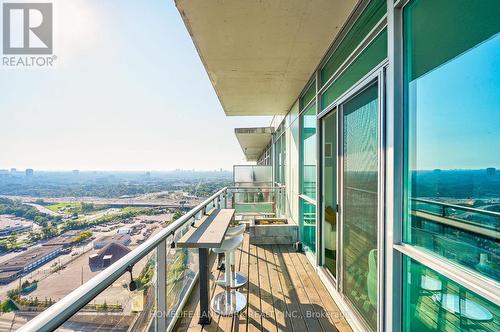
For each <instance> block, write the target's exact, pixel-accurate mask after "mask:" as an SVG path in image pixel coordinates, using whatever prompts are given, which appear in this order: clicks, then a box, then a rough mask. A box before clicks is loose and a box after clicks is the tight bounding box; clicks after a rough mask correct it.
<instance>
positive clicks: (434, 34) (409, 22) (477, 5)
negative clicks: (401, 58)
mask: <svg viewBox="0 0 500 332" xmlns="http://www.w3.org/2000/svg"><path fill="white" fill-rule="evenodd" d="M499 17H500V1H498V0H481V1H470V0H454V1H451V2H450V1H449V0H435V1H430V0H418V1H413V2H411V3H410V4H409V5H407V6H405V9H404V30H405V41H406V43H405V47H406V50H407V51H408V53H415V54H416V55H418V56H415V57H411V58H409V59H408V61H409V64H410V65H409V66H408V67H407V69H408V71H407V73H408V75H409V76H408V77H409V79H410V80H414V79H415V78H418V77H419V76H422V75H424V74H425V73H427V72H429V71H431V70H432V69H434V68H437V67H439V66H441V65H442V64H444V63H446V62H447V61H450V60H452V59H453V58H455V57H456V56H458V55H459V54H461V53H463V52H466V51H467V50H469V49H471V48H473V47H475V46H476V45H478V44H479V43H482V42H484V41H485V40H487V39H489V38H491V37H492V36H493V35H496V34H497V33H498V32H499V31H500V19H499Z"/></svg>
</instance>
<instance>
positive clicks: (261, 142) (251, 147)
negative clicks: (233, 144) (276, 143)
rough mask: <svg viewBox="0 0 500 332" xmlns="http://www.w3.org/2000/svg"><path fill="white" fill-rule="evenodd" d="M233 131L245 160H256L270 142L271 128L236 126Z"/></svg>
mask: <svg viewBox="0 0 500 332" xmlns="http://www.w3.org/2000/svg"><path fill="white" fill-rule="evenodd" d="M234 133H235V134H236V138H237V139H238V142H239V143H240V146H241V149H242V150H243V153H244V154H245V158H246V159H247V161H257V160H259V157H260V156H261V155H262V153H264V151H265V150H266V147H267V146H268V145H269V143H271V140H272V137H273V128H271V127H259V128H236V129H234Z"/></svg>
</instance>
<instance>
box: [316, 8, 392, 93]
mask: <svg viewBox="0 0 500 332" xmlns="http://www.w3.org/2000/svg"><path fill="white" fill-rule="evenodd" d="M386 12H387V1H385V0H372V1H371V2H370V3H369V4H368V6H367V7H366V8H365V10H364V11H363V13H362V14H361V15H360V17H359V18H358V19H357V20H356V22H355V23H354V24H353V26H352V28H351V29H350V30H349V32H348V33H347V34H346V36H345V37H344V39H343V40H342V42H340V44H339V46H338V47H337V48H336V49H335V51H334V52H333V54H332V55H331V57H330V58H329V59H328V61H327V62H326V64H325V65H324V67H323V68H322V69H321V86H323V85H324V84H325V83H326V82H327V81H328V79H329V78H330V77H331V76H332V75H333V74H334V73H335V71H336V70H338V69H339V67H340V65H341V64H342V63H343V62H344V61H345V60H346V59H347V58H348V57H349V55H351V54H352V52H354V50H355V49H356V47H357V46H358V45H359V44H360V43H361V41H362V40H363V39H364V38H365V37H366V36H367V35H368V33H369V32H370V31H371V30H372V29H373V28H374V27H375V25H376V24H377V22H379V21H380V20H381V19H382V17H383V16H384V15H385V13H386Z"/></svg>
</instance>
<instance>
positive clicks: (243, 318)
mask: <svg viewBox="0 0 500 332" xmlns="http://www.w3.org/2000/svg"><path fill="white" fill-rule="evenodd" d="M249 253H250V241H249V237H248V236H245V238H244V240H243V247H242V248H241V261H240V271H241V272H242V273H244V274H246V275H247V277H248V276H249V275H250V274H249V273H250V272H249V269H248V267H249V264H248V263H249V261H248V260H249V257H250V255H249ZM240 292H241V293H242V294H243V295H245V297H246V298H247V299H248V283H247V284H246V285H245V286H243V287H242V288H240ZM247 310H248V306H247V308H246V309H245V310H243V312H241V313H240V314H239V315H238V317H237V319H236V321H235V323H234V329H233V330H234V331H242V332H243V331H246V330H247V320H248V316H247Z"/></svg>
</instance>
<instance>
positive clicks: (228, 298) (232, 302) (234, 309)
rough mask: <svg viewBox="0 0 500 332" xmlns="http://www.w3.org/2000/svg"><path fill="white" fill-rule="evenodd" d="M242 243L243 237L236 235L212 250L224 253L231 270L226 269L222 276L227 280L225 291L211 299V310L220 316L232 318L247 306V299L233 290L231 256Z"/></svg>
mask: <svg viewBox="0 0 500 332" xmlns="http://www.w3.org/2000/svg"><path fill="white" fill-rule="evenodd" d="M242 243H243V235H242V234H240V235H237V236H233V237H230V238H226V239H225V240H224V242H223V243H222V246H221V247H220V248H217V249H214V251H215V252H224V254H225V257H226V260H227V263H229V266H231V268H226V270H225V272H224V274H225V276H226V278H225V280H229V284H227V283H225V284H226V285H225V291H224V292H221V293H219V294H217V295H215V296H214V298H213V299H212V304H211V307H212V310H213V311H214V312H216V313H217V314H219V315H221V316H234V315H237V314H238V313H240V312H241V311H242V310H243V309H244V308H245V307H246V305H247V299H246V298H245V296H244V295H243V294H241V293H240V292H238V291H237V290H235V289H234V288H235V287H234V276H232V273H231V270H233V268H232V266H233V264H232V263H233V262H232V261H231V254H232V253H233V254H234V251H235V250H236V249H238V247H239V246H240V245H241V244H242Z"/></svg>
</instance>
